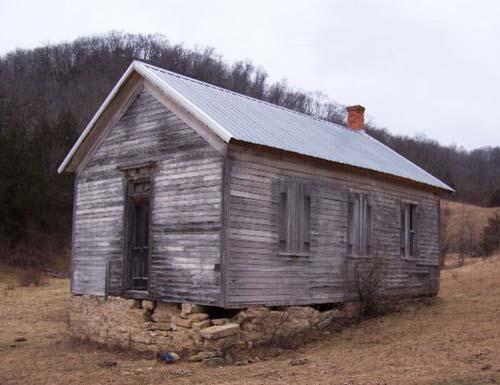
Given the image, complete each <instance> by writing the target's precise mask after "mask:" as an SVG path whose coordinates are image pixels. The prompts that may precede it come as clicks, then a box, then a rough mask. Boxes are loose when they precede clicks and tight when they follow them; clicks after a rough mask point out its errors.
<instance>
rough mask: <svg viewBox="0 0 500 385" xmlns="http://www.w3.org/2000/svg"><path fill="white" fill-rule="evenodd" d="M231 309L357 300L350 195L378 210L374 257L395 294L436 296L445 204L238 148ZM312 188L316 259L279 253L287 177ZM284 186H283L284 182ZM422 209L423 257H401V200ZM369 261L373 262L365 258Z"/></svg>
mask: <svg viewBox="0 0 500 385" xmlns="http://www.w3.org/2000/svg"><path fill="white" fill-rule="evenodd" d="M229 158H230V186H229V191H230V194H229V204H228V205H229V219H228V229H227V246H226V247H227V253H228V255H229V256H230V258H229V262H228V266H227V267H226V269H227V285H228V291H227V306H231V307H237V306H242V305H247V304H266V305H280V304H307V303H328V302H341V301H346V300H350V299H354V298H355V291H354V287H353V271H354V267H355V266H356V264H358V265H360V266H361V265H363V258H355V257H350V256H348V255H347V225H348V196H349V191H350V190H351V189H352V190H353V191H360V192H366V193H368V195H369V199H370V203H371V206H372V231H371V245H372V252H373V253H380V254H382V255H383V256H384V259H385V260H386V262H385V265H386V270H387V277H388V280H387V294H391V295H420V294H432V293H436V292H437V290H438V285H439V267H438V261H439V257H438V256H439V219H438V212H439V209H438V207H439V199H438V197H437V196H435V195H434V194H433V193H431V192H425V191H422V190H419V189H414V188H412V187H407V186H402V185H398V184H395V183H391V182H386V181H382V180H380V179H376V178H373V177H365V176H360V175H354V174H352V173H347V172H344V171H333V170H335V169H336V167H335V166H331V167H330V168H329V169H326V168H320V167H315V166H314V165H312V164H304V162H299V161H292V160H289V161H284V160H281V159H280V158H278V157H276V156H274V158H273V157H271V156H270V155H266V153H256V152H255V151H251V150H248V148H246V149H244V148H243V147H241V146H230V150H229ZM288 179H292V180H299V181H302V182H304V183H309V184H310V186H311V222H310V250H311V252H310V255H309V256H302V257H293V256H286V255H280V254H279V225H278V213H279V189H278V188H277V186H279V184H280V183H279V181H280V180H288ZM277 182H278V183H277ZM402 199H408V200H412V201H414V202H416V203H418V204H419V210H420V222H419V244H420V255H419V257H418V258H416V259H414V260H405V259H402V258H401V256H400V207H401V203H400V202H401V200H402ZM365 260H366V259H365Z"/></svg>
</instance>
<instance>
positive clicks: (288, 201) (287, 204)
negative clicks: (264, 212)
mask: <svg viewBox="0 0 500 385" xmlns="http://www.w3.org/2000/svg"><path fill="white" fill-rule="evenodd" d="M279 205H280V206H279V248H280V254H286V255H296V256H299V255H309V252H310V251H311V240H310V234H309V233H310V226H311V190H310V187H309V186H308V185H306V184H304V183H298V182H281V185H280V201H279Z"/></svg>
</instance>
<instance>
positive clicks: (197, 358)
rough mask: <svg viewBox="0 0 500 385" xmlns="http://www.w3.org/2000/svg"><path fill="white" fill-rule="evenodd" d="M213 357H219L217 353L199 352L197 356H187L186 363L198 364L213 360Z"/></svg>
mask: <svg viewBox="0 0 500 385" xmlns="http://www.w3.org/2000/svg"><path fill="white" fill-rule="evenodd" d="M215 357H220V353H219V352H214V351H211V352H199V353H197V354H193V355H192V356H189V358H188V361H190V362H199V361H203V360H206V359H209V358H215Z"/></svg>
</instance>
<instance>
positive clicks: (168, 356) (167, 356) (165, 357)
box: [158, 352, 180, 364]
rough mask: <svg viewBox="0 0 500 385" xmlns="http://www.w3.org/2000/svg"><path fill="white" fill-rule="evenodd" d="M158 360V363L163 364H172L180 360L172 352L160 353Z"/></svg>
mask: <svg viewBox="0 0 500 385" xmlns="http://www.w3.org/2000/svg"><path fill="white" fill-rule="evenodd" d="M158 358H159V360H160V361H162V362H165V363H166V364H171V363H174V362H176V361H179V359H180V357H179V355H178V354H177V353H174V352H165V353H161V354H160V355H159V357H158Z"/></svg>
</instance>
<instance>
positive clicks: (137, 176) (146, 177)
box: [118, 161, 156, 294]
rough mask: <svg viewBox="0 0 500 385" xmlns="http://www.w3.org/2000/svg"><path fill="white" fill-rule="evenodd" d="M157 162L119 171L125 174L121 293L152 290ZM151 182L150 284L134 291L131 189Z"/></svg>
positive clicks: (124, 167) (148, 262) (122, 167)
mask: <svg viewBox="0 0 500 385" xmlns="http://www.w3.org/2000/svg"><path fill="white" fill-rule="evenodd" d="M155 166H156V162H154V161H149V162H146V163H142V164H140V165H130V166H120V167H118V169H119V170H120V171H122V172H123V184H124V188H123V206H124V210H123V230H122V231H123V244H122V279H121V292H122V294H126V293H127V292H137V293H150V288H151V255H152V250H153V236H152V229H153V227H152V226H153V206H154V205H153V201H154V169H155ZM142 182H149V231H148V246H149V248H148V261H147V264H148V283H147V289H146V290H134V289H132V288H131V284H132V282H130V266H129V264H130V259H131V255H130V247H129V243H130V240H129V238H130V230H131V229H130V226H131V223H130V221H129V218H130V199H131V197H130V196H129V192H130V188H131V186H133V185H134V184H135V183H142Z"/></svg>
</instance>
